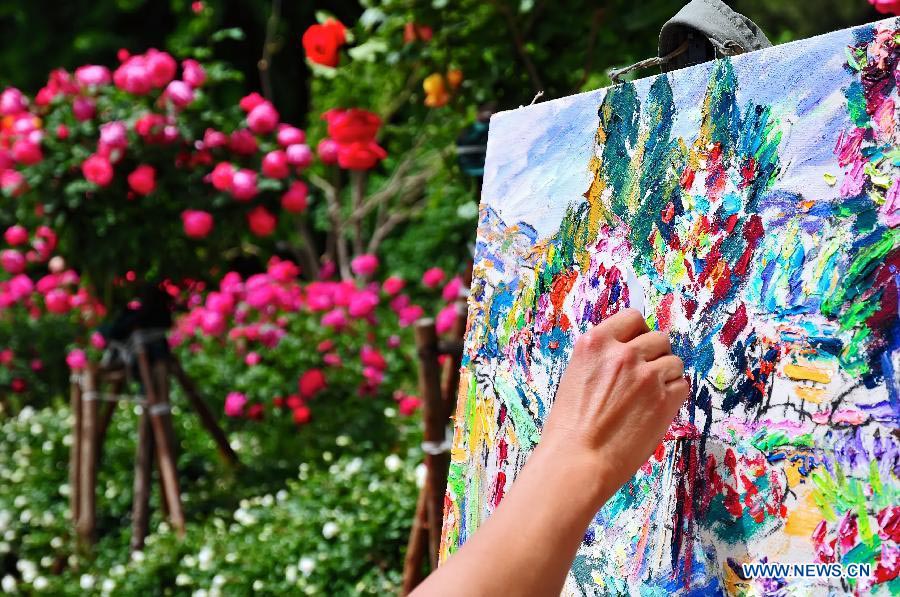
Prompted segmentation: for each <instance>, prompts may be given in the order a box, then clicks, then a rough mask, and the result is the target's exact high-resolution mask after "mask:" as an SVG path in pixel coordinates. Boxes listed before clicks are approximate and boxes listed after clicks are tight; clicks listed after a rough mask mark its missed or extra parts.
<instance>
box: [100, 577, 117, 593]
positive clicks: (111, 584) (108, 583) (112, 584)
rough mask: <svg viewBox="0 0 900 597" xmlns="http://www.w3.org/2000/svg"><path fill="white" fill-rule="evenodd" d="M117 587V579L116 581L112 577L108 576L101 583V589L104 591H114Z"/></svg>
mask: <svg viewBox="0 0 900 597" xmlns="http://www.w3.org/2000/svg"><path fill="white" fill-rule="evenodd" d="M115 588H116V581H114V580H113V579H111V578H107V579H106V580H104V581H103V584H102V585H100V590H102V591H103V592H104V593H112V592H113V589H115Z"/></svg>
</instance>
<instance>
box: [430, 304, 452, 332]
mask: <svg viewBox="0 0 900 597" xmlns="http://www.w3.org/2000/svg"><path fill="white" fill-rule="evenodd" d="M456 317H457V310H456V305H455V304H452V305H447V306H446V307H444V308H443V309H441V310H440V312H439V313H438V315H437V317H436V318H435V320H434V327H435V329H436V330H437V333H438V334H443V333H446V332H449V331H450V330H451V329H452V328H453V324H454V323H456Z"/></svg>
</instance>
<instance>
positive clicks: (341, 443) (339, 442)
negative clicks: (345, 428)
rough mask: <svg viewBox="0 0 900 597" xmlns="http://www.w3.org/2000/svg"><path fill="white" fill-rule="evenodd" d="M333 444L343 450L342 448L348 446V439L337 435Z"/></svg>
mask: <svg viewBox="0 0 900 597" xmlns="http://www.w3.org/2000/svg"><path fill="white" fill-rule="evenodd" d="M334 443H336V444H337V445H339V446H341V447H342V448H343V447H344V446H349V445H350V438H349V437H348V436H346V435H339V436H337V439H335V440H334Z"/></svg>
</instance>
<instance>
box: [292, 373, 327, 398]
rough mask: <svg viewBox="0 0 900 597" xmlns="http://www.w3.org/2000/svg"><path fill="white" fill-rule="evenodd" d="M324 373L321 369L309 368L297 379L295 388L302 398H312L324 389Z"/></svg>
mask: <svg viewBox="0 0 900 597" xmlns="http://www.w3.org/2000/svg"><path fill="white" fill-rule="evenodd" d="M326 385H327V384H326V382H325V374H324V373H322V370H321V369H310V370H309V371H307V372H305V373H304V374H303V375H301V376H300V379H299V380H297V389H298V390H299V391H300V395H301V396H302V397H303V398H312V397H313V396H315V395H316V394H318V393H319V392H321V391H322V390H324V389H325V386H326Z"/></svg>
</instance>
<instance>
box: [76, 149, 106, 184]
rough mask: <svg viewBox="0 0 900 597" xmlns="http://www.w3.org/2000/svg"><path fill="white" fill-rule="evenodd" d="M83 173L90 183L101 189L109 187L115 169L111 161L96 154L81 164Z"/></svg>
mask: <svg viewBox="0 0 900 597" xmlns="http://www.w3.org/2000/svg"><path fill="white" fill-rule="evenodd" d="M81 173H82V174H84V177H85V178H86V179H87V180H88V182H92V183H94V184H95V185H97V186H101V187H105V186H107V185H108V184H109V183H111V182H112V179H113V167H112V164H111V163H110V162H109V159H108V158H106V157H104V156H102V155H98V154H96V153H95V154H94V155H92V156H90V157H89V158H88V159H86V160H85V161H84V162H83V163H82V164H81Z"/></svg>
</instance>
